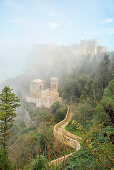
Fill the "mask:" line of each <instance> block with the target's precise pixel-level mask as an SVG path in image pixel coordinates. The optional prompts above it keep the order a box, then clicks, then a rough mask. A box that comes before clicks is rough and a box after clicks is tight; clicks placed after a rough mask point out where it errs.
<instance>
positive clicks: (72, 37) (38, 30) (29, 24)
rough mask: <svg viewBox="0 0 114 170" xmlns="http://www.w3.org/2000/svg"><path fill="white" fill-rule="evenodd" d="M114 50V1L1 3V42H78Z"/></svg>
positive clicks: (15, 0) (20, 0) (12, 0)
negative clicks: (89, 40)
mask: <svg viewBox="0 0 114 170" xmlns="http://www.w3.org/2000/svg"><path fill="white" fill-rule="evenodd" d="M84 38H96V39H98V42H99V43H100V44H103V45H107V46H108V47H109V50H113V49H114V45H113V44H114V0H0V42H1V43H25V44H26V43H28V44H29V43H33V44H34V43H57V44H72V43H79V41H80V40H81V39H84Z"/></svg>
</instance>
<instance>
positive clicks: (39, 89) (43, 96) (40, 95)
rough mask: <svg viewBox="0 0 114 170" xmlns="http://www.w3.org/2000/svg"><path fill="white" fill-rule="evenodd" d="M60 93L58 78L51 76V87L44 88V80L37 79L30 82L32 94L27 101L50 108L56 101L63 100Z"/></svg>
mask: <svg viewBox="0 0 114 170" xmlns="http://www.w3.org/2000/svg"><path fill="white" fill-rule="evenodd" d="M61 100H62V99H61V98H60V97H59V93H58V78H57V77H52V78H51V88H50V89H44V82H43V81H42V80H40V79H35V80H32V81H31V82H30V96H29V97H26V101H27V102H33V103H36V107H46V108H49V107H50V106H51V105H52V104H53V103H54V102H56V101H61Z"/></svg>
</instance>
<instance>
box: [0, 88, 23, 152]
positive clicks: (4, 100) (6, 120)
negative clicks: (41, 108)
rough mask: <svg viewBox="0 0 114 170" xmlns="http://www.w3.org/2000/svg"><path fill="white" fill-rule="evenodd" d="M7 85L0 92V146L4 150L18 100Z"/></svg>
mask: <svg viewBox="0 0 114 170" xmlns="http://www.w3.org/2000/svg"><path fill="white" fill-rule="evenodd" d="M11 91H12V89H10V88H9V87H8V86H5V87H4V89H3V90H2V92H1V94H0V146H1V147H3V148H4V149H5V150H6V147H7V141H8V139H9V136H10V133H11V132H10V131H11V127H12V126H13V121H14V117H16V108H17V107H19V106H20V104H18V102H19V101H20V100H19V99H18V97H16V96H15V94H14V93H12V92H11Z"/></svg>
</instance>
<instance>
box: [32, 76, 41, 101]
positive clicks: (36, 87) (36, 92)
mask: <svg viewBox="0 0 114 170" xmlns="http://www.w3.org/2000/svg"><path fill="white" fill-rule="evenodd" d="M43 89H44V82H43V81H42V80H40V79H35V80H32V81H30V97H32V98H40V96H41V92H42V91H43Z"/></svg>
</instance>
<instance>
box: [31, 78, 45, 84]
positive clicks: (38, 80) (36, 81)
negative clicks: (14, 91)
mask: <svg viewBox="0 0 114 170" xmlns="http://www.w3.org/2000/svg"><path fill="white" fill-rule="evenodd" d="M30 83H43V81H42V80H40V79H35V80H32V81H30Z"/></svg>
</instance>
